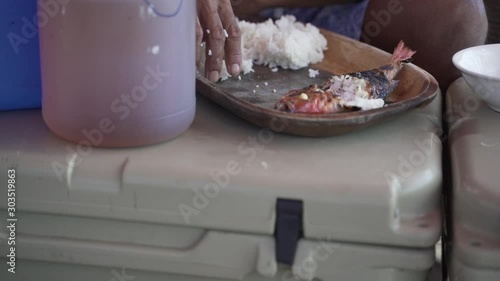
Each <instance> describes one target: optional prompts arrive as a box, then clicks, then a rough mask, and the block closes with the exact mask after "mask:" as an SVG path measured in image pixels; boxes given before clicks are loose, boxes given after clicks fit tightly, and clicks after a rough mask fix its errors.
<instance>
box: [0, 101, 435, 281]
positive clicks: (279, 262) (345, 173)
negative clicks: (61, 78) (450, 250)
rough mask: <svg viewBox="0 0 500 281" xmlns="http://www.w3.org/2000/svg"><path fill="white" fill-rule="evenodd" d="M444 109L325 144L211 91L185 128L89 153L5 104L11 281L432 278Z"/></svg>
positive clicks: (3, 163)
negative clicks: (11, 181) (271, 127)
mask: <svg viewBox="0 0 500 281" xmlns="http://www.w3.org/2000/svg"><path fill="white" fill-rule="evenodd" d="M440 108H441V98H437V99H436V100H435V101H434V102H433V103H432V104H431V105H430V106H427V107H426V108H423V109H419V110H417V111H415V112H413V113H411V114H407V115H404V116H401V117H398V118H396V120H391V121H388V122H386V123H385V124H382V125H379V126H375V127H373V128H369V129H366V130H364V131H361V132H357V133H353V134H349V135H345V136H340V137H334V138H317V139H311V138H300V137H293V136H287V135H279V134H274V133H272V132H270V131H267V130H263V129H260V128H257V127H254V126H252V125H250V124H248V123H246V122H244V121H242V120H240V119H238V118H237V117H235V116H233V115H231V114H229V113H227V112H226V111H224V110H223V109H222V108H220V107H218V106H216V105H214V104H213V103H211V102H210V101H208V100H206V99H205V98H202V97H199V98H198V112H197V116H196V119H195V122H194V123H193V126H192V127H191V128H190V129H189V131H187V132H186V133H185V134H184V135H182V136H181V137H179V138H177V139H175V140H173V141H170V142H168V143H164V144H160V145H155V146H150V147H144V148H137V149H120V150H114V149H93V150H91V151H85V150H82V147H80V151H79V150H78V147H76V146H75V145H74V144H71V143H67V142H65V141H63V140H61V139H59V138H57V137H56V136H54V135H53V134H51V133H50V132H49V131H48V130H47V128H46V127H45V125H44V123H43V121H42V118H41V114H40V112H39V111H38V110H35V111H18V112H5V113H1V114H0V128H2V137H1V139H0V182H2V185H5V186H6V182H7V170H8V169H10V168H13V169H15V170H16V180H17V182H16V190H17V191H16V192H17V193H16V200H17V201H16V203H17V213H16V218H17V222H16V274H11V273H8V272H7V267H6V266H5V264H6V261H7V260H6V254H8V250H9V249H8V248H9V246H8V245H7V244H6V242H7V238H8V236H9V235H10V233H9V232H8V230H7V228H6V227H5V223H6V220H5V219H4V220H1V221H0V223H1V226H0V229H1V233H0V235H1V241H0V242H1V243H0V252H1V253H2V255H1V257H0V259H1V261H2V264H3V266H2V271H1V272H0V279H1V280H16V281H17V280H19V281H30V280H37V281H39V280H50V281H53V280H72V281H77V280H81V281H88V280H93V281H94V280H102V281H108V280H114V281H123V280H126V281H132V280H135V281H143V280H144V281H146V280H181V281H182V280H186V281H188V280H189V281H194V280H200V281H215V280H217V281H219V280H245V281H257V280H259V281H261V280H262V281H264V280H299V279H298V278H300V279H301V280H323V281H331V280H335V281H337V280H349V281H391V280H393V281H424V280H426V278H427V275H428V273H429V271H430V269H431V267H432V266H433V264H434V262H435V255H434V253H435V252H434V245H435V243H436V242H437V241H438V240H439V237H440V232H441V219H440V193H441V184H442V170H441V149H442V148H441V143H440V140H439V138H438V135H439V132H440V124H441V114H440V113H441V109H440ZM6 192H7V191H6V190H5V189H3V191H2V195H1V196H2V198H5V196H6ZM0 207H1V208H0V212H1V213H3V214H7V211H6V207H7V202H6V200H1V202H0ZM2 217H3V216H2Z"/></svg>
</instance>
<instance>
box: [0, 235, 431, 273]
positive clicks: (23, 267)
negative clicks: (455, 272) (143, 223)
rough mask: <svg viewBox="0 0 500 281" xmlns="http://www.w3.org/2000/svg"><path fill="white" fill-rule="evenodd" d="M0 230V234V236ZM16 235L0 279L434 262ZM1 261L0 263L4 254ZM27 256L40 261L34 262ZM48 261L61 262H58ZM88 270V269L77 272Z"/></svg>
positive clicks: (383, 251)
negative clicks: (10, 262)
mask: <svg viewBox="0 0 500 281" xmlns="http://www.w3.org/2000/svg"><path fill="white" fill-rule="evenodd" d="M1 237H2V240H3V239H4V238H5V236H3V235H2V236H1ZM143 239H144V236H143ZM17 241H18V247H17V257H18V264H19V267H18V269H17V271H18V272H17V273H16V274H15V275H11V274H10V273H7V271H5V270H4V271H2V272H0V277H2V276H6V275H8V276H9V279H6V280H9V281H11V280H12V281H15V280H23V281H24V280H32V278H33V276H37V278H36V280H59V279H60V278H61V276H66V275H67V274H71V275H72V276H75V277H72V278H71V280H81V279H77V278H81V277H80V276H79V274H77V273H78V272H80V271H81V269H82V268H81V267H77V266H75V265H93V266H102V267H107V268H114V269H115V271H118V272H121V270H122V269H123V270H124V269H126V271H127V272H128V273H129V274H131V275H132V276H136V277H137V276H150V277H151V276H153V277H151V279H149V278H148V279H144V280H156V279H154V277H155V276H156V278H160V276H161V277H162V278H164V279H163V280H183V279H182V277H180V276H179V277H178V278H179V279H177V277H176V278H175V279H170V278H174V277H175V275H173V274H181V275H189V276H192V277H191V278H192V279H189V277H184V278H185V280H207V281H208V280H214V281H215V280H222V279H229V280H248V281H254V280H265V279H264V277H266V278H271V280H285V278H286V280H295V276H296V277H299V278H301V280H324V281H329V280H356V281H387V280H398V281H424V280H426V277H427V275H428V274H429V271H430V269H431V267H432V266H433V262H434V259H433V256H434V253H433V251H432V250H415V249H398V248H390V247H388V248H385V247H376V246H366V245H355V244H344V243H330V242H325V241H301V242H300V243H299V250H298V253H297V257H296V263H295V264H294V266H293V267H287V268H285V269H281V270H279V268H278V266H277V264H276V262H275V260H274V255H273V254H274V251H273V247H274V243H273V242H274V241H273V239H272V238H271V237H265V236H258V235H243V234H234V233H227V232H226V233H222V232H215V231H209V232H207V233H206V234H205V235H204V236H203V237H202V239H200V240H199V241H197V243H195V244H193V245H192V246H190V247H187V248H184V249H169V248H164V247H142V246H137V245H129V244H120V243H95V242H92V241H86V240H75V239H62V238H47V237H42V236H36V235H23V234H22V233H20V234H18V237H17ZM5 247H6V243H2V244H0V250H2V251H4V250H5V249H4V248H5ZM0 261H1V262H4V261H5V258H3V257H2V258H1V259H0ZM33 261H44V262H45V263H43V264H42V265H37V263H34V262H33ZM48 262H50V263H48ZM53 263H61V264H60V265H59V266H57V265H56V264H53ZM91 269H92V268H91ZM116 269H118V270H116ZM93 270H94V273H95V271H97V272H99V271H101V274H102V275H101V276H109V277H108V278H106V279H88V280H110V279H111V278H113V277H116V276H113V275H106V274H113V273H112V270H111V269H107V270H103V268H93ZM134 270H140V271H141V272H134ZM65 272H66V273H65ZM92 273H93V272H92V270H89V271H88V272H87V273H85V274H84V276H85V275H86V274H92ZM9 274H10V275H9ZM35 274H36V275H35ZM203 277H205V278H214V279H203ZM50 278H54V279H50ZM75 278H76V279H75ZM101 278H102V277H101ZM273 278H274V279H273ZM314 278H316V279H314ZM1 280H5V279H3V278H2V279H1ZM82 280H83V279H82ZM134 280H135V279H134ZM139 280H140V279H139Z"/></svg>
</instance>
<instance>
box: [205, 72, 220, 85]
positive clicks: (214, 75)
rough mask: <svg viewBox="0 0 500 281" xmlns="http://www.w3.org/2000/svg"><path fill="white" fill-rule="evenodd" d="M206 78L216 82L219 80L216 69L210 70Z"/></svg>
mask: <svg viewBox="0 0 500 281" xmlns="http://www.w3.org/2000/svg"><path fill="white" fill-rule="evenodd" d="M208 79H209V80H210V81H212V82H214V83H215V82H217V81H219V72H218V71H212V72H210V75H209V76H208Z"/></svg>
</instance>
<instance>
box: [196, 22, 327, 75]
mask: <svg viewBox="0 0 500 281" xmlns="http://www.w3.org/2000/svg"><path fill="white" fill-rule="evenodd" d="M238 25H239V27H240V29H241V34H242V37H241V41H242V56H243V63H242V68H241V70H242V72H243V74H248V73H251V72H254V70H253V65H254V63H255V64H257V65H264V66H268V67H269V68H271V70H272V71H273V72H277V71H278V67H281V68H283V69H293V70H297V69H301V68H304V67H307V66H308V65H310V64H314V63H318V62H320V61H322V60H323V58H324V53H323V52H324V51H325V50H326V49H327V40H326V38H325V37H324V36H323V35H322V34H321V33H320V31H319V29H318V28H317V27H315V26H313V25H311V24H304V23H301V22H298V21H297V20H296V18H295V17H294V16H290V15H287V16H282V17H281V18H280V19H278V20H277V21H276V22H274V21H273V20H271V19H269V20H267V21H265V22H262V23H250V22H247V21H240V20H238ZM204 53H205V52H202V54H204ZM201 61H202V63H204V61H205V58H204V57H202V60H201ZM222 65H223V67H222V72H221V80H222V81H224V80H226V79H228V78H229V77H231V75H230V74H229V73H228V71H227V69H226V64H225V62H223V63H222ZM200 69H204V66H202V67H201V68H200Z"/></svg>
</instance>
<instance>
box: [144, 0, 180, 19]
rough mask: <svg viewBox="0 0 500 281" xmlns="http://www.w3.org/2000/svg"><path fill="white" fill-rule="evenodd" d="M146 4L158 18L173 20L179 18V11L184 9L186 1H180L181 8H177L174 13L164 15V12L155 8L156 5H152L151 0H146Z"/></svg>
mask: <svg viewBox="0 0 500 281" xmlns="http://www.w3.org/2000/svg"><path fill="white" fill-rule="evenodd" d="M144 2H146V5H148V7H150V8H151V9H152V10H153V11H154V12H155V14H157V15H158V16H160V17H164V18H171V17H175V16H177V14H178V13H179V11H180V10H181V8H182V3H183V2H184V0H179V6H178V7H177V9H176V10H175V11H174V12H173V13H170V14H167V13H162V12H160V11H158V10H157V9H156V8H155V5H153V4H152V3H151V0H144Z"/></svg>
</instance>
